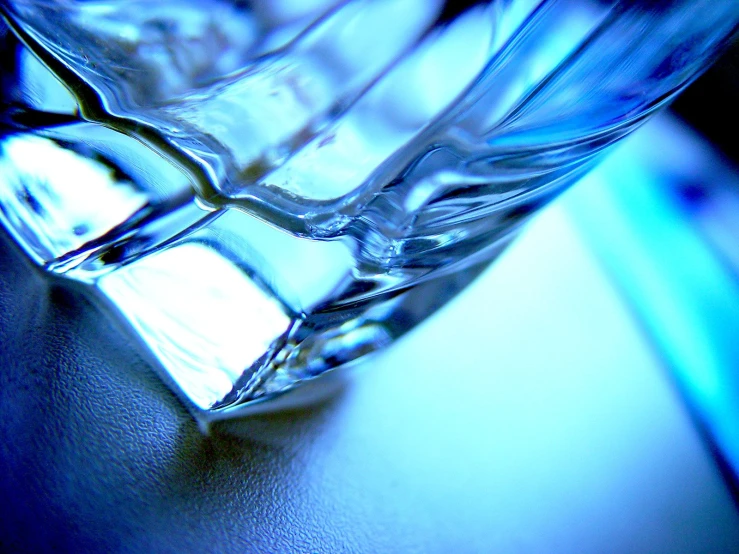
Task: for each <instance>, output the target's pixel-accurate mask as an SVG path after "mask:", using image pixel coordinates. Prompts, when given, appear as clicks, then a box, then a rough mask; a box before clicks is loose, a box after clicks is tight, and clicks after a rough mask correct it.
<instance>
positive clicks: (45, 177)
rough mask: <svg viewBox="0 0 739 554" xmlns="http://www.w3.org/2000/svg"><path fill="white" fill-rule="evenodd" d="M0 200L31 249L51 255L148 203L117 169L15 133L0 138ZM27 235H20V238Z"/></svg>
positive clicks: (43, 255) (36, 253)
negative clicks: (0, 140)
mask: <svg viewBox="0 0 739 554" xmlns="http://www.w3.org/2000/svg"><path fill="white" fill-rule="evenodd" d="M1 147H2V150H1V151H2V155H1V157H0V180H2V182H3V183H4V185H3V187H0V204H1V205H3V207H4V210H5V213H6V214H12V216H11V215H8V216H7V217H13V218H14V219H15V221H14V222H13V224H12V225H10V227H11V228H15V229H16V231H17V232H19V233H20V234H21V235H22V234H24V231H25V232H26V233H28V232H29V231H30V234H31V235H32V236H33V237H34V240H33V243H34V244H32V245H30V246H29V245H28V244H27V245H26V246H29V248H30V249H32V250H33V252H31V253H32V255H33V256H34V257H35V258H37V259H39V258H40V259H41V260H42V261H48V260H50V259H51V258H55V257H58V256H60V255H62V254H65V253H67V252H69V251H71V250H74V249H76V248H79V247H80V246H82V245H83V244H85V243H86V242H87V241H89V240H91V239H93V238H96V237H98V236H100V235H101V234H103V233H104V232H105V231H107V230H109V229H111V228H112V227H113V226H115V225H117V224H119V223H121V222H123V221H125V220H126V219H128V218H129V217H131V216H132V215H133V214H134V213H135V212H136V211H137V210H138V209H140V208H141V207H143V206H144V205H145V204H146V196H145V195H143V194H141V193H139V192H138V191H137V190H136V189H135V188H134V187H133V183H131V182H130V181H126V180H118V178H117V177H116V175H115V173H114V171H113V169H112V168H111V167H108V166H106V165H104V164H103V163H101V162H97V161H95V160H94V159H90V158H86V157H84V156H82V155H80V154H77V153H76V152H74V151H72V150H68V149H66V148H63V147H61V146H59V145H58V144H57V143H56V142H54V141H51V140H49V139H45V138H41V137H36V136H31V135H15V136H12V137H8V138H5V139H4V140H3V141H2V144H1ZM23 238H24V237H21V242H22V243H24V242H25V241H23Z"/></svg>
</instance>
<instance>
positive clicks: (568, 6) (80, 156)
mask: <svg viewBox="0 0 739 554" xmlns="http://www.w3.org/2000/svg"><path fill="white" fill-rule="evenodd" d="M280 5H281V4H280ZM286 6H287V7H286ZM311 6H312V7H305V6H304V7H303V8H302V9H301V8H299V6H297V5H296V6H293V7H292V8H290V7H289V4H285V5H284V6H283V9H282V11H280V8H279V6H278V7H277V8H275V7H274V6H273V5H272V4H271V3H269V2H252V3H249V4H244V3H237V2H228V1H225V0H224V1H216V0H209V1H201V2H197V1H188V2H179V1H178V2H175V1H174V0H172V1H169V0H168V1H162V2H156V3H151V2H145V1H143V0H141V1H126V2H113V1H81V0H78V1H72V0H13V1H4V2H2V3H0V10H1V13H2V14H3V16H4V18H5V21H6V22H7V25H8V30H6V31H4V32H3V35H2V40H1V41H0V44H1V46H2V49H3V51H4V52H3V53H4V58H5V59H6V60H9V61H7V62H5V63H7V64H9V67H8V68H4V69H5V70H4V75H5V76H4V79H3V88H2V103H3V119H2V124H1V125H2V127H1V128H2V134H1V136H0V177H1V178H2V183H0V220H2V222H3V224H4V226H5V227H6V228H7V229H8V230H9V231H10V232H11V234H12V235H13V236H14V237H15V239H16V240H17V241H18V243H19V244H20V245H21V246H22V247H23V248H24V249H25V251H26V252H27V253H28V254H29V255H30V256H31V257H32V259H34V260H35V261H36V262H37V263H38V264H39V265H41V266H42V267H44V268H46V269H47V270H49V271H50V272H52V273H54V274H57V275H60V276H63V277H67V278H70V279H73V280H76V281H80V282H83V283H88V284H89V285H90V290H94V291H96V292H97V293H98V294H99V296H100V297H101V298H102V299H103V301H104V302H105V303H107V305H109V306H110V307H111V308H112V309H113V311H114V312H115V313H117V314H118V315H119V317H121V318H122V319H123V320H124V321H125V322H126V323H127V324H128V325H129V326H130V327H131V328H132V329H133V331H134V332H135V334H136V336H138V337H139V338H140V339H141V341H142V342H143V344H144V345H145V346H146V348H147V349H148V351H150V352H151V354H152V355H153V359H154V361H155V363H156V365H157V366H158V367H159V368H160V369H161V370H162V375H163V376H164V377H165V379H166V380H167V381H169V382H170V383H171V384H172V385H173V387H174V388H175V390H177V391H179V392H180V393H181V394H182V395H183V397H184V399H185V401H186V402H187V403H188V405H190V406H191V407H192V408H193V409H194V411H195V412H196V413H197V414H198V415H199V417H203V418H214V417H222V416H225V415H229V414H231V413H240V412H243V406H245V405H248V404H250V403H254V402H255V401H259V400H264V399H269V398H272V397H273V396H274V395H276V394H280V393H282V392H285V391H287V390H290V389H292V388H293V387H295V386H296V385H298V384H300V383H302V382H304V381H307V380H311V379H313V378H315V377H318V376H320V375H322V374H324V373H325V372H326V371H328V370H330V369H333V368H335V367H338V366H343V365H346V364H348V363H350V362H352V361H353V360H355V359H357V358H358V357H360V356H362V355H364V354H366V353H369V352H372V351H374V350H376V349H377V348H380V347H383V346H385V345H387V344H390V343H391V342H392V341H393V340H395V339H396V338H397V337H399V336H400V335H402V334H403V333H404V332H406V331H407V330H408V329H410V328H412V327H413V326H414V325H415V324H417V323H418V322H419V321H421V320H423V319H424V318H425V317H427V316H428V315H429V314H430V313H432V312H433V311H434V310H435V309H436V308H438V307H439V306H441V305H443V303H444V302H446V301H447V300H448V299H449V298H451V297H452V296H453V295H454V294H456V292H458V291H459V290H460V289H461V288H463V287H464V286H465V285H466V284H467V283H468V282H469V281H470V280H472V279H473V278H474V277H475V276H476V275H477V274H478V273H479V272H480V271H481V270H482V269H483V268H484V267H486V265H487V264H488V263H489V262H490V261H491V260H493V259H494V258H495V257H496V256H497V255H498V254H499V252H500V251H501V250H502V249H503V248H504V247H505V245H506V244H507V243H508V242H509V241H510V240H511V239H512V238H513V236H515V233H516V232H517V230H518V229H519V228H520V226H521V225H522V224H523V223H524V222H525V221H526V220H528V219H529V218H530V216H531V215H532V214H533V213H534V212H535V211H536V210H537V209H538V208H539V207H541V206H542V205H544V204H546V203H547V202H548V201H550V200H551V199H552V198H553V197H555V196H556V195H557V194H558V193H559V192H561V191H562V190H564V189H565V188H566V187H568V186H569V185H571V184H572V183H573V182H575V181H576V180H577V179H578V178H579V177H581V176H582V175H583V174H584V173H585V172H586V171H587V170H588V169H590V168H591V167H592V166H593V165H594V164H595V163H597V161H598V160H599V158H600V156H601V154H602V153H603V152H605V151H606V150H607V149H608V147H609V146H611V145H612V144H614V143H615V142H617V141H618V140H620V139H621V138H623V137H624V136H626V135H627V134H629V133H630V132H632V131H633V130H634V129H635V128H637V127H638V126H639V125H641V124H642V123H643V122H644V121H645V120H646V119H648V118H649V117H650V116H651V115H652V114H653V113H654V112H655V111H656V110H658V109H659V108H661V107H662V106H664V105H665V104H666V103H667V102H668V101H669V100H670V99H671V98H673V97H674V95H675V94H677V93H678V92H679V91H680V90H682V88H684V87H685V86H686V85H687V84H688V83H689V82H690V81H691V80H692V79H694V78H695V77H696V76H697V75H698V74H699V73H700V72H701V71H702V70H703V69H704V68H705V67H706V66H707V64H708V63H709V62H710V60H711V59H713V58H714V57H715V56H716V54H717V52H719V51H720V50H721V49H722V48H723V47H724V45H725V44H726V43H727V41H728V40H729V39H730V37H731V36H732V35H733V34H734V32H735V30H736V27H737V22H738V21H739V6H738V5H737V4H736V3H735V2H732V1H722V2H715V1H708V0H698V1H690V2H688V1H686V0H671V1H650V2H584V1H577V0H548V1H546V0H545V1H539V2H537V1H533V0H514V1H496V2H490V3H488V4H475V5H473V6H472V7H469V8H467V9H463V10H461V11H460V13H457V14H455V15H454V16H453V17H452V16H450V11H449V6H448V5H445V3H444V2H426V1H421V0H394V1H389V0H381V1H375V2H369V1H359V0H357V1H350V2H323V3H320V2H318V3H311ZM696 14H700V17H696ZM378 37H381V38H378ZM38 160H45V163H43V164H39V163H38Z"/></svg>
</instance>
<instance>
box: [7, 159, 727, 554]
mask: <svg viewBox="0 0 739 554" xmlns="http://www.w3.org/2000/svg"><path fill="white" fill-rule="evenodd" d="M616 155H617V156H622V158H623V159H622V161H623V163H633V162H631V161H630V160H629V159H628V155H627V154H621V153H618V154H616ZM577 193H578V188H577V187H575V188H574V189H573V190H572V191H570V192H569V193H567V196H571V195H576V194H577ZM567 196H566V197H565V198H564V200H563V201H558V202H556V203H555V204H553V205H552V206H551V207H549V208H548V209H546V210H545V211H544V213H542V214H541V215H540V216H539V217H538V218H537V219H536V220H535V222H534V223H533V224H532V225H531V226H530V227H529V228H528V230H527V231H526V232H525V233H524V234H523V236H522V237H521V238H520V239H519V240H518V241H517V242H516V243H515V244H514V246H513V247H512V248H510V249H509V250H508V251H507V252H506V253H505V254H504V255H503V257H502V258H501V259H500V260H499V261H498V263H496V264H495V265H494V266H493V267H492V268H490V269H489V270H487V271H486V273H484V274H483V276H482V277H481V278H480V279H479V280H477V281H476V282H475V283H474V284H473V285H472V286H471V287H470V288H469V289H467V290H466V291H465V292H464V293H463V294H462V295H460V296H459V297H458V298H457V299H456V300H455V301H453V302H452V303H450V304H449V305H448V306H447V307H445V308H444V309H442V310H441V311H440V312H439V313H438V314H436V315H435V316H434V317H433V318H431V319H430V320H429V321H427V322H426V323H425V324H424V325H422V326H421V327H419V328H417V329H416V330H415V331H413V332H411V333H410V334H409V335H407V336H406V337H405V338H404V339H403V340H401V341H400V342H399V343H398V344H396V345H395V346H394V347H393V348H391V349H389V350H387V351H386V352H384V353H381V354H379V355H377V356H375V357H372V358H370V359H367V360H366V361H365V362H363V363H362V364H361V366H360V367H359V368H358V369H357V371H356V372H355V373H354V374H353V375H352V379H351V381H350V382H349V384H347V385H346V386H345V387H344V388H343V389H342V390H340V391H339V392H337V394H336V395H335V397H334V398H332V399H331V400H329V401H327V402H325V403H324V404H322V405H319V406H316V407H314V408H311V409H305V410H302V411H294V412H287V413H281V414H276V415H271V416H259V417H251V418H244V419H240V420H233V421H227V422H219V423H217V424H214V426H213V427H212V429H211V431H210V433H209V434H208V435H204V434H203V433H201V431H200V430H199V428H198V426H197V425H196V423H195V421H194V420H193V419H192V418H191V416H190V415H189V413H188V412H187V411H186V410H185V409H184V408H183V407H182V406H181V405H180V403H179V402H178V401H177V399H176V398H175V397H174V395H173V394H171V393H170V392H169V391H168V390H167V389H166V387H165V386H164V385H163V384H161V383H160V381H159V380H158V378H157V377H156V374H155V372H154V371H153V370H152V369H151V368H150V367H149V366H148V365H147V363H146V362H145V361H144V357H143V356H142V355H141V353H140V352H139V351H138V350H137V347H136V346H135V344H134V341H133V340H132V339H131V338H130V337H128V336H127V335H126V334H125V333H124V331H123V330H122V328H121V327H119V326H118V324H116V323H115V322H114V321H111V320H110V319H109V318H108V317H107V316H106V315H104V313H103V312H102V311H101V310H99V309H98V307H97V306H96V305H95V304H94V303H93V302H92V301H91V300H90V299H89V297H88V296H87V295H86V294H85V293H84V291H80V290H78V289H73V288H70V287H67V286H65V285H64V284H63V283H59V282H51V281H50V280H48V279H46V278H45V277H44V276H43V275H42V274H41V273H40V272H39V271H38V270H36V269H35V268H33V267H32V266H31V265H30V264H29V263H28V262H27V261H26V260H25V259H24V258H23V256H22V255H21V253H20V252H19V251H18V250H17V249H16V248H15V246H14V245H13V244H12V243H11V241H10V239H9V238H7V236H6V235H4V234H2V235H0V364H1V366H0V368H1V371H0V498H2V499H3V508H2V512H3V514H2V517H1V518H0V547H2V548H0V550H3V551H47V550H50V549H53V548H56V549H58V550H62V551H67V550H68V551H74V552H85V551H105V552H114V551H118V552H251V551H255V552H261V551H264V552H288V551H289V552H343V551H347V552H448V551H452V550H456V551H458V552H594V553H596V552H597V553H607V552H614V553H624V552H650V553H655V552H657V553H658V552H665V553H680V552H689V553H695V552H737V551H739V512H738V511H737V508H736V505H735V504H734V502H733V501H732V498H731V496H730V494H729V493H728V492H727V489H726V486H725V483H724V482H723V481H722V478H721V475H720V473H719V471H718V469H717V466H716V464H715V463H714V460H713V458H712V457H711V455H710V453H709V450H708V448H707V447H706V444H705V442H704V441H703V440H702V438H701V436H700V435H699V433H698V432H697V431H696V428H695V426H694V425H693V423H692V421H691V419H690V417H689V414H688V411H687V410H686V408H685V404H684V402H683V400H682V399H681V397H680V396H679V394H678V393H677V391H676V388H675V386H674V385H673V381H672V378H671V376H670V374H669V372H668V371H666V369H665V367H664V363H663V361H662V359H661V357H660V354H659V350H658V349H656V348H655V347H654V345H653V343H652V342H651V341H650V339H649V338H647V337H646V336H645V334H644V333H643V332H642V330H641V326H640V324H639V322H638V321H637V320H636V318H635V316H634V312H633V311H632V310H631V309H630V308H629V307H628V306H627V304H626V303H625V302H624V300H623V298H622V296H621V295H620V294H619V293H618V292H617V289H616V288H615V287H614V285H613V280H612V279H611V278H610V277H609V275H608V273H607V272H606V271H605V270H604V269H603V266H602V265H601V264H600V263H599V262H598V261H596V258H595V257H594V256H593V253H592V251H591V250H590V248H589V247H588V246H587V245H586V242H585V241H584V240H583V237H582V229H580V228H578V227H577V226H576V225H575V224H574V223H573V221H572V218H571V217H570V216H569V214H568V207H567V206H568V204H567V203H568V201H569V200H568V198H567Z"/></svg>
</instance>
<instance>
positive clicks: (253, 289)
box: [99, 242, 290, 409]
mask: <svg viewBox="0 0 739 554" xmlns="http://www.w3.org/2000/svg"><path fill="white" fill-rule="evenodd" d="M99 287H100V289H101V290H102V291H103V292H104V293H105V294H106V295H107V296H108V298H109V299H110V300H111V301H112V302H113V303H114V304H115V305H116V306H117V308H118V309H119V310H120V311H121V312H122V313H123V315H124V316H125V317H126V318H127V319H128V321H129V323H130V324H131V325H132V326H133V327H134V328H135V329H136V331H138V333H139V335H140V336H141V337H142V338H143V339H144V341H145V342H146V343H147V344H148V346H149V347H150V348H151V350H152V351H153V352H154V354H155V356H156V357H157V358H158V360H159V362H160V363H161V364H162V365H163V366H164V369H165V370H166V371H167V372H168V374H169V375H170V376H171V378H173V379H174V381H175V382H176V383H177V385H178V386H179V387H180V388H181V389H182V391H183V392H184V393H185V394H186V395H187V397H188V398H189V399H190V400H191V401H192V402H194V403H195V405H197V406H198V407H199V408H201V409H207V408H210V407H211V406H213V405H214V404H217V403H218V402H219V401H220V400H222V399H223V398H224V397H225V396H226V395H227V394H228V393H229V392H231V390H232V389H233V388H234V385H235V383H236V381H237V380H238V379H239V378H240V377H241V376H242V375H243V374H244V373H245V371H246V370H247V369H249V367H250V366H251V365H252V364H253V363H254V362H255V361H257V360H258V358H259V357H260V356H262V354H264V353H265V352H266V351H267V350H268V349H269V346H270V344H272V342H273V341H275V340H276V339H277V338H278V337H279V336H280V335H281V334H282V333H284V332H285V331H286V330H287V328H288V326H289V324H290V318H289V317H288V316H287V315H286V314H285V312H284V311H283V307H282V306H281V305H280V304H279V303H278V302H277V301H275V300H274V299H273V298H271V297H270V296H269V295H268V294H267V293H266V292H265V291H263V290H262V289H261V288H259V287H258V286H257V285H256V284H255V283H254V282H253V281H252V280H251V279H250V278H249V276H248V275H247V274H246V273H245V272H244V271H243V270H241V269H240V268H238V267H237V266H236V265H235V264H233V263H231V262H230V261H229V260H228V259H227V258H225V257H224V256H222V255H221V254H219V253H218V252H216V251H214V250H212V249H211V248H210V247H208V246H206V245H204V244H200V243H195V242H190V243H184V244H181V245H179V246H176V247H174V248H171V249H169V250H165V251H162V252H159V253H156V254H153V255H150V256H147V257H144V258H142V259H140V260H138V261H136V262H134V263H132V264H130V265H128V266H125V267H123V268H121V269H118V270H117V271H116V272H114V273H111V274H109V275H107V276H105V277H103V278H102V279H101V280H100V281H99Z"/></svg>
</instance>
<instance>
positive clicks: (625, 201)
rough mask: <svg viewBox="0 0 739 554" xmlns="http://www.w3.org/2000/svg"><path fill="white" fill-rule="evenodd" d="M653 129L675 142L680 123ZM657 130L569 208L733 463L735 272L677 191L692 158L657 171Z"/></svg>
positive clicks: (672, 146)
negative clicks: (654, 159)
mask: <svg viewBox="0 0 739 554" xmlns="http://www.w3.org/2000/svg"><path fill="white" fill-rule="evenodd" d="M655 129H656V130H658V131H660V135H659V139H660V150H667V151H672V152H676V151H678V150H680V149H681V148H682V146H683V144H682V137H681V136H680V133H679V129H675V128H665V126H664V125H663V128H661V129H660V128H659V127H655ZM675 133H677V135H676V134H675ZM673 137H674V138H673ZM654 138H655V133H654V132H652V133H651V135H650V134H649V132H648V133H644V134H640V135H638V136H637V137H636V138H635V139H634V140H633V141H632V142H630V143H629V144H628V145H627V146H626V147H625V148H624V149H623V150H622V151H621V152H619V153H618V154H616V155H614V156H613V157H612V158H611V159H609V160H608V161H606V163H604V164H603V166H601V167H600V168H599V170H598V171H597V172H596V173H593V174H592V175H591V176H590V177H588V178H587V179H586V180H585V181H586V183H583V184H582V185H581V186H580V190H579V191H578V195H576V196H575V197H574V198H573V200H574V201H573V202H572V206H573V210H572V211H573V213H574V214H575V216H576V218H577V220H579V221H580V222H582V223H583V229H584V230H585V231H586V235H587V238H588V240H589V241H590V242H591V244H593V245H594V246H595V248H596V251H597V253H598V254H599V255H600V256H601V257H602V258H603V260H604V262H605V263H606V265H607V267H608V269H609V271H610V272H611V273H612V275H613V276H614V277H615V279H616V281H617V282H618V284H619V285H620V286H621V287H622V289H623V290H624V292H625V294H626V296H627V297H628V299H629V300H630V302H631V304H632V306H633V309H634V310H635V311H636V312H637V313H638V315H639V317H640V319H641V321H642V322H643V324H644V326H645V327H646V329H647V330H648V332H649V333H650V334H651V336H652V337H653V339H654V341H655V343H656V345H657V347H658V348H659V349H660V351H661V354H662V355H663V357H664V359H665V361H666V363H667V364H668V366H669V367H670V369H671V370H672V371H673V372H674V375H675V377H676V379H677V381H678V383H679V386H680V387H681V389H682V390H683V392H684V393H685V394H686V395H687V397H688V400H689V402H690V403H691V405H692V408H693V409H694V411H695V412H696V414H697V415H698V417H699V418H700V419H701V420H702V421H703V423H704V425H705V426H706V427H707V429H708V430H709V431H710V432H711V433H712V434H713V435H714V438H715V440H716V442H717V443H718V445H719V446H720V448H721V449H722V451H723V454H724V455H725V457H726V458H727V460H728V461H729V462H730V463H731V464H732V466H733V467H734V470H735V471H737V472H739V375H738V374H737V369H738V368H739V342H737V339H736V337H737V331H738V330H739V281H737V279H736V276H735V275H732V274H730V273H729V272H728V271H727V269H726V267H725V266H724V265H723V264H722V262H721V261H720V260H719V259H718V258H717V256H716V255H715V252H714V251H713V250H712V249H711V247H710V246H709V244H708V243H707V241H706V240H705V237H704V236H702V235H701V234H700V232H699V229H698V227H697V226H696V225H694V224H693V222H691V221H690V219H689V215H688V214H687V213H685V212H684V211H683V209H682V208H681V206H680V203H679V202H678V200H677V198H676V197H675V196H674V190H675V187H676V185H678V184H679V180H680V177H681V174H685V173H686V172H690V171H693V168H691V167H690V165H689V164H688V165H686V166H685V167H683V168H673V171H672V173H671V174H669V173H665V172H664V171H661V172H655V171H654V165H655V164H654V163H652V162H651V161H650V156H651V155H652V154H653V148H650V146H652V145H653V144H654V142H650V139H654ZM668 155H669V154H668ZM624 156H630V157H631V158H632V161H631V162H630V163H625V161H626V158H625V157H624ZM703 157H704V158H705V155H704V156H703ZM695 163H705V162H704V160H702V159H701V158H700V157H699V159H698V160H696V161H695ZM706 167H711V164H706ZM717 177H718V175H717V174H716V175H713V176H712V175H708V176H707V179H708V180H709V181H710V180H711V179H712V178H713V179H714V180H715V179H716V178H717ZM734 179H737V177H736V176H735V177H734ZM671 191H673V195H671V194H670V192H671ZM573 196H574V195H573Z"/></svg>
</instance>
